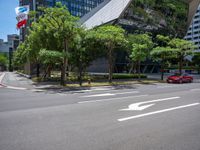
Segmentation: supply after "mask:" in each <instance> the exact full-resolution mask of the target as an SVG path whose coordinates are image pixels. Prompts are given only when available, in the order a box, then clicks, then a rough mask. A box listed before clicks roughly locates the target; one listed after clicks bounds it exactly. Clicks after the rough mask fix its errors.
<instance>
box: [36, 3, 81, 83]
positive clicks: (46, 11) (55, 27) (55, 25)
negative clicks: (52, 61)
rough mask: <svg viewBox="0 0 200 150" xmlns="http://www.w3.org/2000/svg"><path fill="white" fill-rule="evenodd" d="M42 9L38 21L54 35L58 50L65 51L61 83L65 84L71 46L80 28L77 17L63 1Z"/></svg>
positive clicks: (47, 31)
mask: <svg viewBox="0 0 200 150" xmlns="http://www.w3.org/2000/svg"><path fill="white" fill-rule="evenodd" d="M42 11H43V15H42V16H41V17H40V19H39V22H38V23H41V24H43V25H45V31H46V33H50V34H51V35H52V37H53V38H52V39H53V41H54V42H55V43H56V46H57V48H60V49H59V50H58V51H62V53H63V60H62V65H61V85H65V79H66V69H67V65H68V59H69V53H70V46H71V45H72V44H73V42H74V38H75V37H76V34H77V28H79V26H78V23H77V18H76V17H74V16H72V15H71V14H70V13H69V11H68V10H67V8H66V6H62V4H61V3H56V6H55V7H48V8H43V9H42ZM47 39H48V38H47ZM53 41H52V42H53ZM54 42H53V43H54ZM51 49H52V48H51ZM47 50H48V48H47Z"/></svg>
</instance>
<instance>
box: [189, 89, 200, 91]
mask: <svg viewBox="0 0 200 150" xmlns="http://www.w3.org/2000/svg"><path fill="white" fill-rule="evenodd" d="M190 91H200V89H191V90H190Z"/></svg>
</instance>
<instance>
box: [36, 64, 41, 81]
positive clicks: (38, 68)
mask: <svg viewBox="0 0 200 150" xmlns="http://www.w3.org/2000/svg"><path fill="white" fill-rule="evenodd" d="M36 67H37V68H36V70H37V71H36V74H37V77H38V78H39V77H40V64H39V63H37V66H36Z"/></svg>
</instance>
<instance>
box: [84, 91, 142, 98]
mask: <svg viewBox="0 0 200 150" xmlns="http://www.w3.org/2000/svg"><path fill="white" fill-rule="evenodd" d="M129 93H139V92H138V91H132V92H123V93H103V94H95V95H87V96H81V97H103V96H115V95H123V94H129Z"/></svg>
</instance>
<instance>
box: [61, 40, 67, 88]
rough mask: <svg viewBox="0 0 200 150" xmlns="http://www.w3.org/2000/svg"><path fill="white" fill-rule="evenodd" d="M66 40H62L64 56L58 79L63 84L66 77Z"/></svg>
mask: <svg viewBox="0 0 200 150" xmlns="http://www.w3.org/2000/svg"><path fill="white" fill-rule="evenodd" d="M67 46H68V45H67V41H66V40H65V41H64V50H63V52H64V58H63V64H62V69H61V80H60V85H62V86H64V85H65V79H66V68H67V56H66V52H67Z"/></svg>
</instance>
